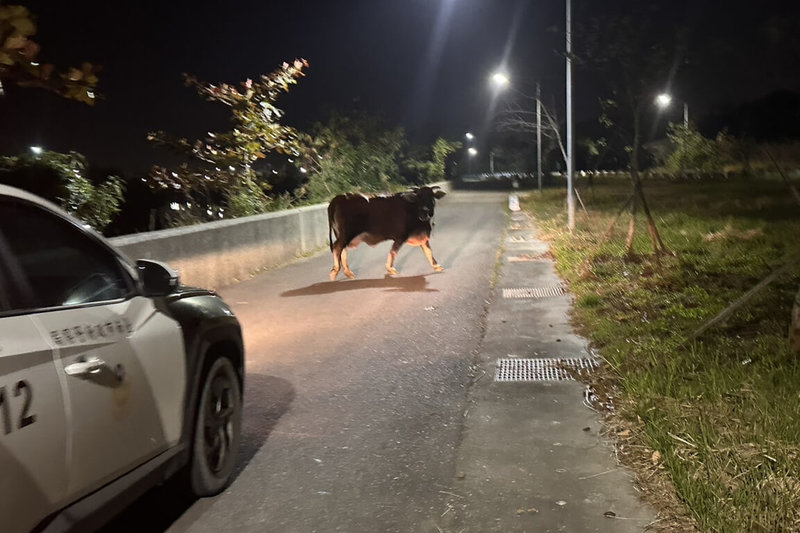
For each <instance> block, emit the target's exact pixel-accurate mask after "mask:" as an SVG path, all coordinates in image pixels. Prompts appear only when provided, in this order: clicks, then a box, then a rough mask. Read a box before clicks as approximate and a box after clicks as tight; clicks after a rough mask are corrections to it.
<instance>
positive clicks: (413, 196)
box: [400, 191, 417, 203]
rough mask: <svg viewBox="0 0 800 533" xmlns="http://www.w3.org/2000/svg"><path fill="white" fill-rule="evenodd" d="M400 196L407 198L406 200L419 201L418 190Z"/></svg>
mask: <svg viewBox="0 0 800 533" xmlns="http://www.w3.org/2000/svg"><path fill="white" fill-rule="evenodd" d="M400 197H401V198H402V199H403V200H405V201H406V202H412V203H413V202H416V201H417V193H416V192H413V191H412V192H404V193H403V194H401V195H400Z"/></svg>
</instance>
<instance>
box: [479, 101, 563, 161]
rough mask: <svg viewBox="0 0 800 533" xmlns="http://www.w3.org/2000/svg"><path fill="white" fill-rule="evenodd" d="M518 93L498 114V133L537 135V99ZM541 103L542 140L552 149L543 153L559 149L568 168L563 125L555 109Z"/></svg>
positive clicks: (496, 124)
mask: <svg viewBox="0 0 800 533" xmlns="http://www.w3.org/2000/svg"><path fill="white" fill-rule="evenodd" d="M517 93H518V94H517V98H514V99H513V100H511V101H509V102H507V103H506V105H505V107H504V108H503V110H502V111H500V113H498V115H497V117H496V118H495V123H494V124H495V128H496V129H497V131H512V132H521V133H529V134H531V135H535V134H536V130H537V120H536V118H537V117H536V115H537V111H536V103H537V98H536V97H535V96H529V95H527V94H524V93H521V92H519V91H517ZM540 103H541V105H540V108H539V109H540V110H541V130H540V131H541V135H542V139H544V143H545V144H546V145H550V148H547V149H543V150H542V151H543V152H545V153H546V152H548V151H550V150H551V149H553V147H555V148H557V149H558V150H559V151H560V153H561V158H562V159H563V161H564V165H565V166H566V161H567V151H566V148H565V147H564V142H563V138H562V136H561V123H560V121H559V118H558V115H557V114H556V112H555V110H554V109H551V108H548V107H547V106H546V105H544V102H541V101H540ZM543 157H544V156H543ZM545 159H546V157H545Z"/></svg>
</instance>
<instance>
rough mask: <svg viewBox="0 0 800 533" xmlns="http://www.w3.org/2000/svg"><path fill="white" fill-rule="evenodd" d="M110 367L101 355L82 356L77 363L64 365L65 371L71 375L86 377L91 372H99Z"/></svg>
mask: <svg viewBox="0 0 800 533" xmlns="http://www.w3.org/2000/svg"><path fill="white" fill-rule="evenodd" d="M105 368H108V365H106V362H105V361H103V360H102V359H100V358H99V357H90V358H89V359H85V358H80V359H78V361H77V362H76V363H72V364H71V365H67V366H65V367H64V372H66V373H67V375H69V376H77V377H85V376H88V375H90V374H99V373H100V372H102V371H103V369H105Z"/></svg>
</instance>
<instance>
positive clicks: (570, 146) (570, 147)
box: [567, 0, 575, 233]
mask: <svg viewBox="0 0 800 533" xmlns="http://www.w3.org/2000/svg"><path fill="white" fill-rule="evenodd" d="M574 153H575V141H574V139H573V132H572V0H567V229H569V231H570V233H572V232H573V231H575V199H574V198H573V195H572V179H573V177H574V172H575V164H574V161H573V156H574Z"/></svg>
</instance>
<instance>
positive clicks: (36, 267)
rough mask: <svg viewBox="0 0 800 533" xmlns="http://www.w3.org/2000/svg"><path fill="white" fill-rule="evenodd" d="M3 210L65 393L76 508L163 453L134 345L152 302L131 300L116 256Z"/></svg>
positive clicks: (70, 230)
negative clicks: (82, 499)
mask: <svg viewBox="0 0 800 533" xmlns="http://www.w3.org/2000/svg"><path fill="white" fill-rule="evenodd" d="M2 210H3V211H4V214H5V215H6V217H5V218H7V219H10V220H11V221H12V222H10V223H11V224H12V225H13V236H10V237H9V238H8V240H9V246H10V248H11V249H12V251H13V253H14V254H15V255H16V256H17V258H18V260H19V263H20V265H21V267H22V270H23V272H24V274H25V276H26V277H27V280H28V283H29V284H30V286H31V289H32V291H33V293H34V297H35V298H36V303H37V309H38V311H37V313H36V315H35V319H36V320H37V321H38V322H39V324H40V325H41V328H42V329H43V330H44V331H45V332H46V335H47V337H48V340H49V341H50V343H51V346H52V348H53V349H54V351H55V354H56V369H57V371H58V372H59V374H60V378H61V380H62V381H63V382H64V383H65V386H66V390H67V401H68V410H67V427H68V431H69V438H70V444H71V446H70V454H69V456H68V457H67V462H68V474H69V484H68V497H69V498H70V499H74V498H77V497H80V496H82V495H84V494H87V493H89V492H91V491H93V490H94V489H97V488H99V487H100V486H102V485H103V484H105V483H107V482H108V481H110V480H112V479H114V478H116V477H117V476H119V475H121V474H123V473H125V472H127V471H128V470H130V469H131V468H133V467H135V466H137V465H139V464H141V463H142V462H144V461H145V460H147V459H149V458H150V457H153V456H154V455H156V454H157V453H159V452H160V451H163V450H164V449H165V448H166V438H165V434H164V431H163V429H162V424H161V420H160V416H159V411H158V409H157V405H156V400H155V398H154V395H153V392H152V389H151V384H150V383H149V382H148V373H147V372H146V370H145V369H144V368H143V367H142V365H141V364H140V363H139V361H138V360H137V357H136V354H135V352H134V350H133V343H132V342H131V340H130V339H131V337H132V336H133V335H134V334H135V332H136V331H137V330H138V329H140V328H142V327H145V324H146V322H148V318H149V317H150V316H151V315H152V314H153V307H152V302H151V301H150V300H148V299H146V298H143V297H141V296H135V295H134V293H133V290H134V281H133V279H132V277H131V275H130V273H129V272H127V271H126V269H125V268H123V267H122V266H121V264H120V262H119V261H118V258H117V257H116V255H115V254H114V253H113V252H112V251H111V250H110V249H108V248H107V247H106V246H105V245H103V244H102V243H101V242H100V241H99V240H98V239H95V238H94V237H92V236H91V235H90V234H88V233H86V232H84V231H83V230H82V229H81V228H79V227H77V226H76V225H74V224H73V223H72V222H71V221H68V220H66V219H64V218H61V217H60V216H56V215H54V214H52V213H50V212H48V211H45V210H44V209H42V208H40V207H39V206H35V205H33V204H27V203H16V204H12V205H7V206H2ZM11 234H12V232H9V235H11ZM172 329H173V330H175V329H176V327H175V326H173V328H172ZM156 342H158V340H156ZM155 354H156V355H159V354H160V352H159V351H158V350H155ZM178 357H179V358H182V355H181V354H178ZM152 373H153V372H151V374H152ZM180 378H181V379H182V376H180ZM161 379H164V378H163V377H162V378H161ZM182 385H183V384H182V383H181V384H180V387H176V388H178V389H179V390H182V389H181V387H182Z"/></svg>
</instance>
